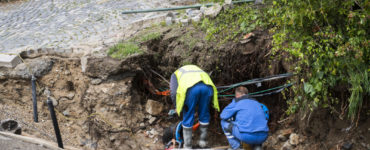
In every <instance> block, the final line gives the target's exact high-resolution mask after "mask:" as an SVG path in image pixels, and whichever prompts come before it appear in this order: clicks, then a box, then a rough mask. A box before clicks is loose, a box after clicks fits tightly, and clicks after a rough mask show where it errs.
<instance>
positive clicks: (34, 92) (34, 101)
mask: <svg viewBox="0 0 370 150" xmlns="http://www.w3.org/2000/svg"><path fill="white" fill-rule="evenodd" d="M31 86H32V101H33V121H34V122H39V118H38V114H37V99H36V77H35V76H32V78H31Z"/></svg>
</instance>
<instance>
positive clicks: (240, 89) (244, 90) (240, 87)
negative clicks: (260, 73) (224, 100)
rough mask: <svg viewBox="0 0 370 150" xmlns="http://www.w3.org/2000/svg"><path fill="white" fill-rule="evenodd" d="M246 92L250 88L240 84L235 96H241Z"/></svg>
mask: <svg viewBox="0 0 370 150" xmlns="http://www.w3.org/2000/svg"><path fill="white" fill-rule="evenodd" d="M245 94H248V89H247V88H246V87H244V86H239V87H237V88H236V89H235V98H239V97H241V96H243V95H245Z"/></svg>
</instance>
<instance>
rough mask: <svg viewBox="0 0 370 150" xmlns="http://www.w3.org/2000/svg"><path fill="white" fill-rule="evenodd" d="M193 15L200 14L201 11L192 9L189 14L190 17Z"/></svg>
mask: <svg viewBox="0 0 370 150" xmlns="http://www.w3.org/2000/svg"><path fill="white" fill-rule="evenodd" d="M195 16H202V12H201V11H200V10H193V11H192V12H191V14H190V17H195Z"/></svg>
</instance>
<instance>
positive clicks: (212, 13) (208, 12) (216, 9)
mask: <svg viewBox="0 0 370 150" xmlns="http://www.w3.org/2000/svg"><path fill="white" fill-rule="evenodd" d="M221 9H222V7H221V5H220V4H215V5H213V6H212V7H209V8H206V9H205V11H204V15H205V16H206V17H210V18H214V17H216V16H217V15H218V14H219V13H220V12H221Z"/></svg>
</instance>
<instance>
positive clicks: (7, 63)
mask: <svg viewBox="0 0 370 150" xmlns="http://www.w3.org/2000/svg"><path fill="white" fill-rule="evenodd" d="M20 63H22V60H21V58H19V57H18V55H7V54H0V67H8V68H13V67H15V66H17V65H18V64H20Z"/></svg>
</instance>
